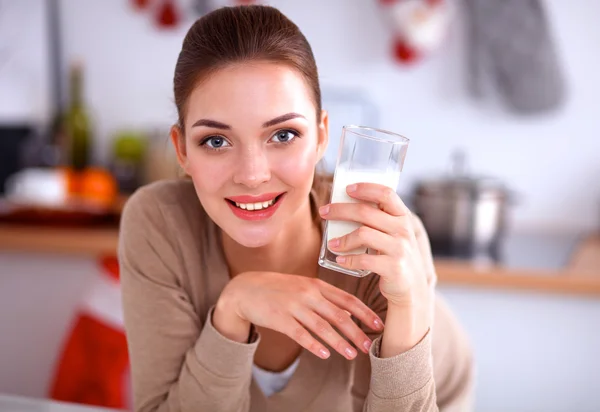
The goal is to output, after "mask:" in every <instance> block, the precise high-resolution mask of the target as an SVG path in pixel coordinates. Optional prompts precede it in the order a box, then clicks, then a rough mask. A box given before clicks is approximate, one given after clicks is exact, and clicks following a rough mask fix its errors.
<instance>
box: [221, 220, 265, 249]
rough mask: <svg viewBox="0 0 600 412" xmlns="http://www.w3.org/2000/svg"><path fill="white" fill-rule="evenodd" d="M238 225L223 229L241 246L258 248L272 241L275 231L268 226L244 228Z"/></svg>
mask: <svg viewBox="0 0 600 412" xmlns="http://www.w3.org/2000/svg"><path fill="white" fill-rule="evenodd" d="M240 226H241V225H238V226H237V227H235V228H232V230H225V232H226V233H227V235H229V237H230V238H232V239H233V240H235V241H236V242H237V243H239V244H240V245H241V246H244V247H247V248H259V247H263V246H267V245H268V244H270V243H271V242H273V240H274V238H275V233H276V232H277V231H275V230H272V229H268V228H264V227H263V228H250V229H244V228H241V227H240Z"/></svg>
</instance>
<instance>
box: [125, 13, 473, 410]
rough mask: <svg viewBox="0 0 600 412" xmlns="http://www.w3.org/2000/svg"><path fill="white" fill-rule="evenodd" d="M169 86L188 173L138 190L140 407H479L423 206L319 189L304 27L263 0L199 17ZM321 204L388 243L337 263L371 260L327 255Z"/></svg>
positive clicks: (129, 211)
mask: <svg viewBox="0 0 600 412" xmlns="http://www.w3.org/2000/svg"><path fill="white" fill-rule="evenodd" d="M174 92H175V102H176V105H177V109H178V114H179V119H178V122H177V124H176V125H175V126H173V128H172V130H171V138H172V141H173V144H174V145H175V148H176V151H177V156H178V159H179V163H180V165H181V167H182V168H183V170H184V171H185V172H186V174H187V175H188V176H189V177H190V178H191V179H182V180H178V181H166V182H159V183H155V184H152V185H150V186H147V187H145V188H142V189H141V190H139V191H138V192H137V193H136V194H135V195H134V196H133V197H132V198H131V200H130V201H129V202H128V204H127V206H126V208H125V211H124V214H123V218H122V227H121V237H120V246H119V258H120V265H121V274H122V275H121V276H122V287H123V301H124V315H125V325H126V331H127V338H128V342H129V350H130V357H131V367H132V379H133V390H134V402H135V409H136V410H138V411H150V410H152V411H154V410H159V411H180V410H182V411H211V412H221V411H232V412H233V411H235V412H242V411H333V412H336V411H340V412H342V411H343V412H348V411H361V410H364V411H373V412H384V411H385V412H388V411H389V412H391V411H394V412H397V411H434V410H438V407H439V408H441V409H443V410H456V411H459V410H460V411H462V410H465V409H466V408H468V397H469V393H470V390H471V362H470V352H469V349H468V346H467V343H466V341H465V338H464V337H463V334H462V332H461V331H460V330H459V327H458V325H457V323H456V322H455V320H454V319H453V317H452V316H451V314H450V313H449V311H448V309H447V308H446V307H445V306H443V304H442V303H441V302H440V301H439V299H438V298H437V297H435V296H434V293H433V286H434V284H435V273H434V267H433V263H432V258H431V253H430V250H429V246H428V242H427V237H426V234H425V233H424V231H423V228H422V226H421V224H420V222H419V221H418V220H417V219H416V218H415V217H414V216H413V215H412V214H411V213H410V211H409V210H408V209H407V208H406V207H405V206H404V205H403V204H402V201H401V200H400V199H399V198H398V196H397V195H396V194H395V193H394V192H393V191H391V190H388V189H386V188H384V187H383V186H378V185H374V184H359V185H357V186H355V187H348V192H349V194H350V195H351V196H352V197H355V198H357V199H363V200H366V201H374V202H376V203H378V204H379V206H380V207H379V209H376V208H372V207H369V206H365V205H360V204H326V202H327V200H328V194H327V190H328V185H327V181H326V179H325V178H323V177H321V176H318V175H317V176H315V166H316V165H317V163H318V162H319V160H320V159H321V157H322V156H323V153H324V151H325V148H326V146H327V141H328V128H327V126H328V118H327V113H326V112H325V111H324V110H322V108H321V96H320V89H319V83H318V76H317V68H316V65H315V61H314V58H313V54H312V51H311V48H310V46H309V44H308V42H307V41H306V39H305V37H304V36H303V35H302V34H301V32H300V31H299V30H298V28H297V27H296V26H295V25H294V24H293V23H292V22H291V21H289V20H288V19H287V18H286V17H285V16H283V15H282V14H281V13H280V12H279V11H277V10H276V9H274V8H271V7H266V6H246V7H235V8H222V9H219V10H216V11H214V12H212V13H210V14H208V15H206V16H205V17H203V18H201V19H200V20H198V21H197V22H196V23H195V24H194V25H193V26H192V28H191V29H190V31H189V32H188V34H187V36H186V38H185V40H184V42H183V46H182V50H181V53H180V54H179V58H178V61H177V65H176V68H175V77H174ZM319 206H320V208H319ZM323 219H334V220H354V221H357V222H360V223H361V224H363V227H361V229H359V230H357V231H356V232H354V233H352V234H350V235H348V236H347V237H343V238H341V239H338V240H337V242H335V241H333V242H332V244H331V247H335V248H337V249H338V250H340V251H343V250H350V249H353V248H355V247H357V246H358V245H359V244H360V245H365V246H368V247H371V248H374V249H376V250H378V251H379V252H380V253H379V254H378V255H377V256H369V255H364V256H353V257H352V258H348V259H347V260H346V262H345V263H344V265H346V266H347V267H352V268H365V269H369V270H371V271H373V272H375V273H377V275H370V276H368V277H365V278H354V277H352V276H347V275H343V274H340V273H337V272H333V271H329V270H325V269H322V268H320V267H319V266H318V264H317V260H318V253H319V247H320V242H321V224H322V221H323ZM433 320H435V327H434V328H432V321H433ZM384 322H385V326H384Z"/></svg>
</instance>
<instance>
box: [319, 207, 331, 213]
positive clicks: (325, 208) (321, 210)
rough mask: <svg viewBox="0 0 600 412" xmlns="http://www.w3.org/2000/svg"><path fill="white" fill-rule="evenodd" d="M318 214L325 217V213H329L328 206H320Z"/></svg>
mask: <svg viewBox="0 0 600 412" xmlns="http://www.w3.org/2000/svg"><path fill="white" fill-rule="evenodd" d="M319 213H320V214H322V215H326V214H327V213H329V205H325V206H321V207H320V208H319Z"/></svg>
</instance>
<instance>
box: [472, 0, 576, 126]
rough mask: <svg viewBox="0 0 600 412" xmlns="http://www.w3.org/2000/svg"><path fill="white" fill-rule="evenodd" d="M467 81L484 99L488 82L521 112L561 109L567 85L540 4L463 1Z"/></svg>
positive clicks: (511, 0)
mask: <svg viewBox="0 0 600 412" xmlns="http://www.w3.org/2000/svg"><path fill="white" fill-rule="evenodd" d="M465 3H466V10H467V19H468V32H467V33H468V41H469V46H470V47H469V49H470V50H469V65H468V66H469V83H470V88H471V92H472V93H473V94H474V95H475V96H478V97H481V96H483V94H484V92H483V88H484V86H485V81H487V80H489V81H490V85H491V88H492V89H494V90H495V91H496V92H497V93H498V94H499V95H500V97H501V98H502V100H503V101H504V103H505V104H506V106H507V107H508V108H509V109H510V110H511V111H513V112H516V113H520V114H538V113H543V112H547V111H550V110H553V109H556V108H558V107H559V106H560V105H561V103H562V102H563V101H564V100H565V97H566V96H565V95H566V90H565V89H566V86H565V81H564V77H563V73H562V70H561V67H560V64H559V62H558V56H557V52H556V50H555V47H554V43H553V39H552V36H551V34H550V26H549V22H548V20H547V16H546V13H545V11H544V4H543V3H542V0H465Z"/></svg>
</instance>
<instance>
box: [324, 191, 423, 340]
mask: <svg viewBox="0 0 600 412" xmlns="http://www.w3.org/2000/svg"><path fill="white" fill-rule="evenodd" d="M346 190H347V193H348V195H349V196H350V197H353V198H355V199H358V200H362V201H363V202H361V203H335V204H329V205H325V206H323V207H321V208H320V210H319V212H320V214H321V216H322V217H323V218H324V219H328V220H345V221H353V222H357V223H360V224H362V226H361V227H359V228H358V229H357V230H355V231H353V232H352V233H350V234H348V235H346V236H342V237H341V238H337V239H331V240H330V242H329V244H328V246H329V248H330V249H331V250H332V251H340V252H347V251H351V250H353V249H356V248H359V247H367V248H369V249H373V250H376V251H377V252H378V253H377V254H366V253H365V254H356V255H343V256H338V257H337V262H338V263H339V264H340V265H342V266H344V267H347V268H350V269H360V270H369V271H372V272H375V273H377V274H378V275H379V276H380V277H381V279H380V281H379V288H380V290H381V293H382V294H383V295H384V296H385V297H386V299H387V300H388V320H387V324H388V328H386V329H389V328H390V326H391V325H390V320H391V319H390V318H389V316H390V311H392V312H393V318H394V319H398V322H399V323H407V322H410V328H409V329H410V330H409V332H410V333H412V335H411V336H410V337H407V338H406V339H405V342H404V344H403V345H398V347H400V346H403V347H404V349H409V348H410V347H411V346H410V345H413V346H414V344H416V343H418V341H419V340H420V339H421V338H422V337H423V335H424V334H425V333H426V332H427V330H429V327H430V324H431V318H432V315H431V313H432V306H433V305H432V302H433V294H432V293H431V289H432V288H431V287H430V284H431V283H432V281H433V283H434V282H435V279H431V278H432V277H433V276H434V274H432V273H431V272H432V271H431V270H429V265H428V264H427V262H425V261H424V259H423V257H422V256H421V252H420V249H419V244H418V242H417V238H416V235H415V230H414V227H413V216H412V214H411V212H410V211H409V210H408V208H407V207H406V206H405V205H404V203H403V202H402V200H400V197H399V196H398V195H397V194H396V192H395V191H394V190H392V189H390V188H389V187H386V186H383V185H378V184H374V183H358V184H355V185H350V186H348V187H347V189H346ZM364 201H366V202H369V203H370V204H368V203H365V202H364ZM373 205H376V206H378V207H373ZM395 335H396V336H398V339H400V336H399V334H398V333H395ZM384 337H385V335H384ZM384 340H385V339H384ZM415 340H416V342H414V341H415ZM406 346H408V348H407V347H406Z"/></svg>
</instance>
